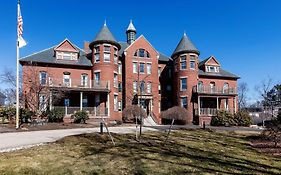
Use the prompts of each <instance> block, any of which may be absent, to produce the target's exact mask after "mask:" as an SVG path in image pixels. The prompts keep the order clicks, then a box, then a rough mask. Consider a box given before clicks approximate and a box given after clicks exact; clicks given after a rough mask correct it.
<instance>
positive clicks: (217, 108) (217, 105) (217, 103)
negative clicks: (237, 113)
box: [217, 97, 220, 110]
mask: <svg viewBox="0 0 281 175" xmlns="http://www.w3.org/2000/svg"><path fill="white" fill-rule="evenodd" d="M219 109H220V107H219V97H217V110H219Z"/></svg>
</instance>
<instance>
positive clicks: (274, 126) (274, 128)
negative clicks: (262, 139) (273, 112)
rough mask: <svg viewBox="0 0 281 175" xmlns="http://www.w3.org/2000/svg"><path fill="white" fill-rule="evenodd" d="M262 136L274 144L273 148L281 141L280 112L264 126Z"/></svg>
mask: <svg viewBox="0 0 281 175" xmlns="http://www.w3.org/2000/svg"><path fill="white" fill-rule="evenodd" d="M263 134H264V135H265V136H267V137H268V138H269V139H270V140H272V141H273V142H274V146H275V147H277V146H278V142H280V141H281V112H279V113H278V115H277V118H275V119H272V120H271V122H270V123H269V124H268V125H267V126H266V130H264V131H263Z"/></svg>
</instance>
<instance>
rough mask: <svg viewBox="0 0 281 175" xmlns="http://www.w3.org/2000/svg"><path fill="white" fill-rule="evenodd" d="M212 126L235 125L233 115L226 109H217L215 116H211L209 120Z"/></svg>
mask: <svg viewBox="0 0 281 175" xmlns="http://www.w3.org/2000/svg"><path fill="white" fill-rule="evenodd" d="M211 125H212V126H233V125H236V123H235V120H234V115H232V114H231V113H229V112H227V111H218V112H217V116H213V117H212V120H211Z"/></svg>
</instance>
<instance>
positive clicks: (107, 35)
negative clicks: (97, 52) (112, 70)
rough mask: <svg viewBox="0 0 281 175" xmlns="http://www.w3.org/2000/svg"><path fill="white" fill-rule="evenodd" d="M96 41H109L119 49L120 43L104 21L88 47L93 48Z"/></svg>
mask: <svg viewBox="0 0 281 175" xmlns="http://www.w3.org/2000/svg"><path fill="white" fill-rule="evenodd" d="M98 43H110V44H114V45H116V46H117V47H118V48H119V49H120V47H121V46H120V45H119V44H118V42H117V41H116V39H115V37H114V36H113V34H112V33H111V32H110V30H109V28H108V27H107V25H106V23H105V24H104V25H103V27H102V28H101V30H100V32H99V33H98V34H97V35H96V37H95V39H94V40H93V41H92V42H91V44H90V48H91V49H92V48H93V45H94V44H98Z"/></svg>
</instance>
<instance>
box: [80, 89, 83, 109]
mask: <svg viewBox="0 0 281 175" xmlns="http://www.w3.org/2000/svg"><path fill="white" fill-rule="evenodd" d="M82 110H83V92H80V111H82Z"/></svg>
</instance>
